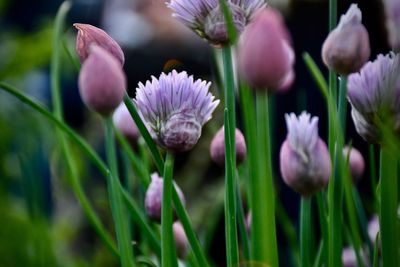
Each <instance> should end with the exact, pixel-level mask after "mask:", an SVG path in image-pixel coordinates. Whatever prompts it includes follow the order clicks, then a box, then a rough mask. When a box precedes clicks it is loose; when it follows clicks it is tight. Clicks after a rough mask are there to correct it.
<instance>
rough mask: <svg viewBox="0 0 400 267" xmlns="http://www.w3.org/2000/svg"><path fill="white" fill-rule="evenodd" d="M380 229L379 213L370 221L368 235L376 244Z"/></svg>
mask: <svg viewBox="0 0 400 267" xmlns="http://www.w3.org/2000/svg"><path fill="white" fill-rule="evenodd" d="M379 231H380V228H379V218H378V216H377V215H374V217H372V219H371V220H370V221H369V222H368V237H369V240H370V241H371V243H372V244H375V241H376V237H377V235H378V233H379Z"/></svg>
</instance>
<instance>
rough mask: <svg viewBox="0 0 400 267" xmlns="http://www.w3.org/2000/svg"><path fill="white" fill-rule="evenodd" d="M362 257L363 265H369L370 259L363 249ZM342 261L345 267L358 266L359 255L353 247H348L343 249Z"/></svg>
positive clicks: (367, 266)
mask: <svg viewBox="0 0 400 267" xmlns="http://www.w3.org/2000/svg"><path fill="white" fill-rule="evenodd" d="M360 258H361V260H362V263H363V266H365V267H369V266H371V265H370V264H369V259H368V256H367V254H365V253H364V252H363V251H360ZM342 263H343V267H357V266H358V264H357V256H356V252H355V251H354V248H353V247H347V248H345V249H343V251H342Z"/></svg>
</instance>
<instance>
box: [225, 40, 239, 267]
mask: <svg viewBox="0 0 400 267" xmlns="http://www.w3.org/2000/svg"><path fill="white" fill-rule="evenodd" d="M222 59H223V67H224V80H225V84H224V85H225V86H224V89H225V90H224V95H225V110H224V114H225V116H224V132H225V232H226V251H227V253H226V254H227V263H228V266H235V265H237V264H238V263H239V251H238V238H237V226H236V225H237V224H236V218H237V217H236V182H235V180H236V178H235V169H236V146H235V128H236V115H235V85H234V74H233V65H232V55H231V47H230V46H227V47H224V48H223V49H222Z"/></svg>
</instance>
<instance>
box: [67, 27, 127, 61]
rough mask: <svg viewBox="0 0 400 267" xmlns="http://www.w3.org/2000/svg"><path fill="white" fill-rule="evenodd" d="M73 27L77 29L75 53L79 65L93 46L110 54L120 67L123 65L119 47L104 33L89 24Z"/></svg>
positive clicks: (122, 56) (123, 58)
mask: <svg viewBox="0 0 400 267" xmlns="http://www.w3.org/2000/svg"><path fill="white" fill-rule="evenodd" d="M74 27H75V28H77V29H78V35H77V37H76V52H77V54H78V56H79V59H80V61H81V63H83V62H84V61H85V60H86V59H87V58H88V56H89V54H90V47H91V45H93V44H95V45H98V46H101V47H102V48H104V49H105V50H107V51H108V52H109V53H110V54H112V55H113V56H114V57H115V58H116V59H117V60H118V61H119V63H120V64H121V66H122V65H124V61H125V57H124V53H123V52H122V49H121V47H120V46H119V45H118V43H117V42H116V41H115V40H114V39H112V38H111V37H110V36H109V35H108V34H107V33H106V32H105V31H103V30H102V29H99V28H97V27H95V26H92V25H90V24H82V23H74Z"/></svg>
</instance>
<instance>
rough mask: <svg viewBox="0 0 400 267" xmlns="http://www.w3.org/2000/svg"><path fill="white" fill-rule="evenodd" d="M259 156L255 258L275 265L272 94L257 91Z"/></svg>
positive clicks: (255, 201) (254, 233) (255, 211)
mask: <svg viewBox="0 0 400 267" xmlns="http://www.w3.org/2000/svg"><path fill="white" fill-rule="evenodd" d="M256 110H257V115H256V120H257V139H256V140H257V141H258V146H257V155H258V156H257V159H256V160H258V167H259V175H258V176H257V177H252V179H254V180H255V182H254V185H253V190H254V191H253V194H254V195H255V197H254V199H253V203H252V205H253V214H254V215H253V218H252V222H253V225H252V226H253V228H252V231H254V232H252V235H253V238H252V241H253V247H252V249H253V257H254V258H253V259H254V260H256V261H259V262H262V263H266V264H268V265H270V266H272V267H277V266H279V264H278V248H277V240H276V225H275V193H274V182H273V176H272V163H271V143H270V126H269V123H270V118H269V103H268V93H267V92H265V91H257V96H256Z"/></svg>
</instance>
